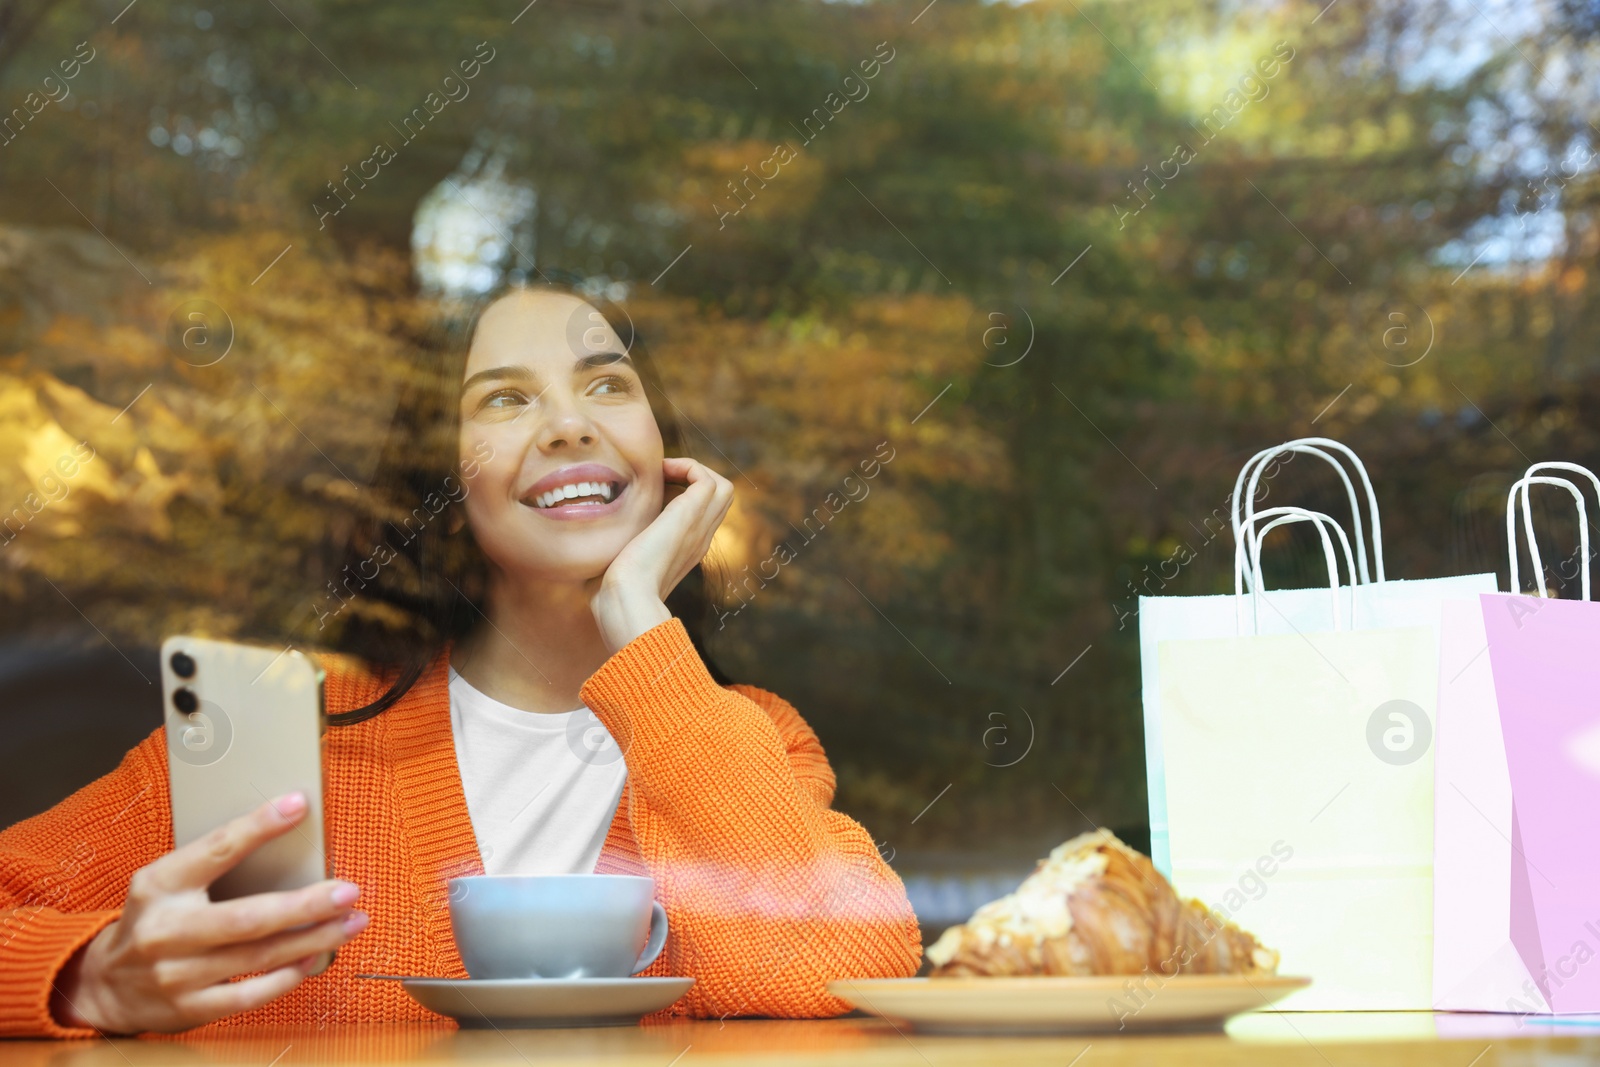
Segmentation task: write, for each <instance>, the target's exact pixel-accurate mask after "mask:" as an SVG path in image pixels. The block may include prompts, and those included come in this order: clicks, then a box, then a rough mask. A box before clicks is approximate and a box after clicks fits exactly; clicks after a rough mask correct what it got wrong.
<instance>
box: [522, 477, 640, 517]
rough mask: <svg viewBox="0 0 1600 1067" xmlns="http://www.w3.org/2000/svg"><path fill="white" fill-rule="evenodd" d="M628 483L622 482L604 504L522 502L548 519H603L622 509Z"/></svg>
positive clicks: (535, 512) (530, 509)
mask: <svg viewBox="0 0 1600 1067" xmlns="http://www.w3.org/2000/svg"><path fill="white" fill-rule="evenodd" d="M628 485H629V483H627V482H622V483H620V484H619V485H618V487H617V493H616V495H615V496H613V497H612V498H611V499H610V500H609V501H607V502H606V503H604V504H595V503H585V504H579V503H576V502H569V503H565V504H557V505H556V506H555V507H550V508H541V507H539V506H537V505H535V504H530V503H528V501H527V500H523V501H521V504H522V506H523V507H525V508H527V509H528V510H529V511H531V512H533V513H534V514H536V515H542V516H544V517H545V518H547V519H560V520H562V521H564V522H572V521H574V520H583V519H602V518H605V517H606V516H607V515H614V514H616V513H617V511H618V510H620V509H621V507H622V498H623V497H625V496H627V495H628Z"/></svg>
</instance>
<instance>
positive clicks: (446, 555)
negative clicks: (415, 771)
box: [328, 271, 729, 726]
mask: <svg viewBox="0 0 1600 1067" xmlns="http://www.w3.org/2000/svg"><path fill="white" fill-rule="evenodd" d="M545 273H546V275H547V276H548V275H549V274H550V272H549V271H546V272H545ZM570 277H571V276H564V277H563V278H562V279H561V280H559V281H545V282H539V283H536V284H530V285H525V286H514V285H503V286H501V287H499V288H497V289H495V290H493V291H491V292H489V293H487V294H485V295H484V296H482V297H481V298H479V299H477V300H475V301H473V302H472V303H471V304H470V306H467V307H465V308H462V309H461V310H460V311H458V312H456V313H453V314H447V315H445V316H444V321H443V322H442V324H441V330H440V334H439V336H438V337H437V338H436V339H434V340H433V341H431V342H430V343H428V344H425V345H423V346H422V351H421V352H420V354H419V358H418V359H417V360H416V362H415V363H414V365H413V366H411V367H410V368H408V369H407V380H406V381H404V382H403V383H402V387H401V393H400V402H399V405H398V407H397V409H396V412H395V417H394V421H393V423H392V424H391V426H390V430H389V435H388V438H387V439H386V440H385V442H384V446H383V451H382V452H381V453H380V456H379V459H378V465H377V468H376V470H375V471H374V474H373V478H372V492H371V493H370V494H369V498H368V504H367V506H366V507H365V508H364V509H363V511H362V514H361V515H360V517H359V519H358V521H357V523H356V529H355V531H354V532H353V536H351V537H350V539H349V541H348V542H347V545H346V547H345V550H344V553H343V554H344V557H345V558H344V566H343V567H342V569H340V570H339V572H338V574H337V575H336V576H335V578H334V580H333V582H332V583H330V587H331V588H334V589H335V591H336V592H335V595H336V596H338V597H339V598H340V600H341V607H340V609H339V613H340V614H341V615H346V618H345V619H343V620H342V622H343V626H342V627H341V629H340V632H339V634H338V636H337V638H336V639H335V646H336V647H337V648H338V649H339V651H341V652H346V653H350V654H353V655H355V656H358V657H359V658H361V659H363V660H365V661H367V662H369V663H371V664H373V665H375V666H377V667H379V668H380V669H381V670H384V671H385V672H386V677H392V679H393V680H392V682H391V683H390V685H389V688H388V690H387V691H386V692H385V693H384V694H383V695H382V696H380V697H379V698H378V699H377V700H375V701H373V702H372V703H370V704H368V705H366V706H365V707H361V708H356V709H354V710H352V711H348V712H343V713H340V714H334V715H329V716H328V722H330V723H332V724H333V725H336V726H348V725H350V724H352V723H358V722H363V721H365V720H367V719H370V718H372V717H374V716H376V715H378V714H380V713H381V712H383V711H384V710H385V709H386V708H388V707H390V706H391V705H393V704H394V703H396V702H397V701H398V700H400V698H401V697H403V696H405V695H406V693H407V692H409V691H410V689H411V687H412V686H413V685H415V684H416V682H417V680H418V679H419V678H421V677H422V673H423V671H425V670H426V669H427V667H428V664H430V663H431V662H433V660H434V658H435V657H437V656H438V654H439V652H440V651H441V650H442V649H443V648H444V646H445V645H446V644H447V643H449V642H452V641H455V640H458V639H459V638H461V637H462V636H464V635H465V634H466V633H467V631H468V630H470V629H471V628H472V627H473V626H474V625H475V624H476V623H477V622H478V621H479V620H480V619H482V618H483V617H484V615H483V611H482V604H483V600H484V596H485V594H486V593H487V591H488V573H489V567H488V560H487V559H486V558H485V557H484V554H483V551H482V550H481V549H480V548H479V547H478V545H477V543H476V542H475V541H474V539H473V537H472V531H471V528H470V527H469V526H467V525H466V515H465V514H464V512H462V510H461V507H462V506H461V501H462V500H464V499H465V497H466V493H467V485H466V482H464V481H463V480H462V477H461V473H460V467H461V465H462V463H463V459H464V458H466V457H462V456H461V455H460V447H461V446H460V434H461V403H460V399H461V383H462V379H463V377H464V374H465V369H466V362H467V350H468V347H469V346H470V344H471V340H472V334H473V332H474V331H475V330H476V328H477V324H478V318H479V316H481V315H482V314H483V311H484V310H485V309H486V308H487V307H488V306H489V305H490V304H492V303H494V302H495V301H496V300H498V299H499V298H500V297H502V296H504V295H506V294H507V293H508V292H511V291H513V290H515V289H519V288H521V289H529V290H533V291H549V292H559V293H567V294H569V295H572V296H575V297H577V298H578V299H580V300H582V301H583V302H584V303H586V304H588V305H589V306H590V307H593V308H594V309H595V310H597V311H599V312H600V314H601V315H602V316H604V317H605V320H606V322H607V323H608V324H609V325H610V326H611V328H612V330H613V331H615V333H616V334H617V336H618V337H619V338H620V339H621V341H622V344H623V348H624V350H625V351H626V352H627V353H628V354H629V356H630V357H631V358H632V360H633V365H634V367H635V368H636V369H637V370H638V372H639V377H640V378H641V379H642V380H643V382H644V388H645V395H646V397H647V399H648V400H649V403H650V410H651V412H652V413H653V414H654V415H655V419H656V425H657V426H658V427H660V430H661V440H662V444H663V446H664V450H665V453H666V455H668V456H682V455H685V454H686V453H685V451H684V442H683V434H682V431H681V430H680V428H679V426H678V421H677V419H675V418H674V417H673V415H672V410H671V406H670V404H667V403H663V401H664V399H665V395H666V394H665V393H663V392H662V388H661V378H660V376H659V374H658V373H657V371H656V367H655V364H654V363H653V362H652V361H651V357H650V353H649V351H648V349H647V347H646V345H645V343H644V338H643V337H641V336H640V335H639V333H638V331H637V330H636V329H635V328H634V325H633V320H632V318H630V317H629V316H628V314H627V313H626V312H624V311H623V310H622V309H621V308H619V307H617V306H616V305H615V304H613V303H612V302H610V301H608V300H605V299H601V298H599V297H597V296H592V295H590V294H588V293H586V292H584V291H583V290H582V289H581V288H580V287H579V286H578V285H576V284H574V283H573V282H572V281H568V280H567V278H570ZM453 526H454V527H456V528H457V531H456V532H454V533H451V532H450V531H451V528H452V527H453ZM374 571H375V572H376V573H373V572H374ZM339 588H342V589H343V590H344V592H343V593H338V592H337V590H338V589H339ZM346 595H347V596H348V599H346ZM714 596H715V594H714V591H713V586H712V584H711V583H710V582H708V581H707V580H706V576H705V574H704V573H703V571H702V569H701V567H700V566H699V565H696V566H695V568H694V570H692V571H690V572H689V574H688V576H687V577H685V578H684V580H683V581H682V582H680V583H678V587H677V588H676V589H674V590H673V591H672V593H671V594H670V595H668V597H667V600H666V604H667V609H668V610H669V611H671V612H672V614H673V615H675V616H677V617H678V618H679V619H680V620H681V621H682V622H683V626H684V629H685V630H687V631H688V633H689V640H690V641H691V642H692V643H693V644H694V647H695V651H697V652H698V653H699V654H700V658H701V659H702V660H704V662H705V664H706V668H707V669H708V670H709V671H710V673H711V676H712V678H714V679H715V680H716V681H717V682H718V684H721V685H726V684H728V683H729V679H728V677H727V676H726V675H724V674H723V672H722V671H721V670H720V669H719V668H718V667H717V666H716V664H715V662H714V661H713V660H712V658H711V656H710V654H709V650H708V649H707V647H706V642H705V633H706V625H707V623H708V622H709V620H710V618H711V616H712V614H713V612H714V611H715V609H716V603H715V599H714ZM347 609H348V614H346V610H347Z"/></svg>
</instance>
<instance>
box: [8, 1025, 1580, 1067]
mask: <svg viewBox="0 0 1600 1067" xmlns="http://www.w3.org/2000/svg"><path fill="white" fill-rule="evenodd" d="M1579 1059H1582V1060H1591V1059H1600V1016H1564V1017H1562V1018H1560V1019H1555V1020H1549V1019H1547V1020H1544V1021H1537V1020H1533V1019H1527V1020H1522V1021H1521V1022H1520V1023H1519V1021H1518V1019H1517V1018H1516V1017H1515V1016H1509V1015H1463V1014H1434V1013H1429V1012H1371V1013H1360V1012H1348V1013H1277V1012H1257V1013H1255V1014H1251V1015H1245V1016H1240V1017H1239V1018H1236V1019H1234V1020H1233V1021H1232V1022H1231V1023H1229V1024H1228V1027H1227V1029H1226V1030H1225V1031H1223V1032H1212V1033H1183V1034H1161V1035H1146V1036H1135V1035H1126V1034H1090V1035H1084V1036H1081V1037H946V1036H934V1035H930V1034H918V1033H916V1032H915V1031H910V1030H907V1031H904V1032H901V1031H899V1030H896V1029H895V1027H894V1026H892V1025H891V1024H889V1023H887V1022H884V1021H883V1020H880V1019H873V1018H866V1017H856V1016H848V1017H845V1018H840V1019H820V1020H803V1021H802V1020H765V1019H760V1020H755V1019H742V1020H741V1019H729V1020H727V1021H726V1022H717V1021H714V1020H713V1021H708V1022H707V1021H687V1020H682V1021H675V1022H670V1023H662V1024H658V1025H652V1026H635V1027H609V1028H607V1027H601V1028H593V1029H582V1030H500V1031H495V1030H459V1031H458V1030H455V1029H452V1028H449V1027H448V1026H439V1027H430V1026H426V1025H423V1026H373V1027H355V1028H347V1029H342V1030H252V1031H241V1032H240V1033H238V1034H229V1035H226V1036H198V1035H195V1036H188V1037H175V1038H129V1039H118V1040H109V1041H108V1040H93V1039H91V1040H83V1041H6V1040H0V1067H190V1065H193V1067H204V1065H210V1064H229V1065H233V1064H242V1065H249V1067H297V1065H301V1064H369V1063H372V1064H376V1063H407V1064H418V1065H421V1064H434V1063H468V1062H470V1063H472V1064H473V1065H474V1067H554V1065H559V1064H578V1063H582V1064H607V1065H614V1067H694V1065H695V1064H696V1063H707V1062H713V1061H715V1062H721V1063H770V1064H784V1065H789V1067H802V1065H807V1064H851V1065H856V1064H864V1065H868V1067H880V1065H881V1067H901V1065H904V1067H947V1065H957V1064H983V1065H991V1064H1002V1065H1004V1067H1035V1065H1038V1067H1045V1065H1049V1067H1069V1065H1070V1067H1117V1065H1122V1064H1162V1063H1173V1064H1183V1065H1185V1067H1191V1065H1192V1067H1207V1065H1211V1064H1233V1063H1245V1064H1253V1063H1259V1064H1274V1065H1286V1067H1298V1065H1302V1064H1303V1065H1306V1067H1344V1065H1347V1064H1348V1065H1351V1067H1355V1065H1360V1067H1386V1065H1390V1064H1393V1065H1395V1067H1400V1065H1404V1067H1431V1065H1435V1064H1436V1065H1439V1067H1495V1065H1503V1064H1507V1063H1513V1062H1514V1063H1554V1062H1577V1061H1578V1060H1579Z"/></svg>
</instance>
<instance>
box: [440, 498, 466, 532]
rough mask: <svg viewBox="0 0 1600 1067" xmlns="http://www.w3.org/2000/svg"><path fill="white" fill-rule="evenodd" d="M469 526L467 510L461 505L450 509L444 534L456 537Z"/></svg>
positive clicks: (445, 522)
mask: <svg viewBox="0 0 1600 1067" xmlns="http://www.w3.org/2000/svg"><path fill="white" fill-rule="evenodd" d="M466 525H467V513H466V509H465V508H463V507H462V506H461V505H460V504H457V505H456V506H455V507H453V508H451V509H450V514H449V515H448V516H447V517H446V518H445V521H444V532H445V536H447V537H454V536H455V535H456V534H458V533H460V532H461V530H462V528H463V527H465V526H466Z"/></svg>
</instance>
